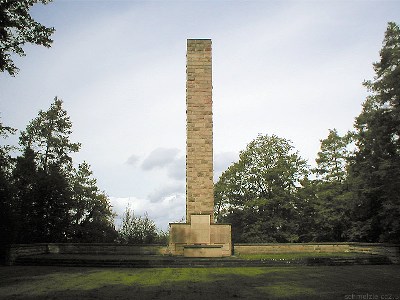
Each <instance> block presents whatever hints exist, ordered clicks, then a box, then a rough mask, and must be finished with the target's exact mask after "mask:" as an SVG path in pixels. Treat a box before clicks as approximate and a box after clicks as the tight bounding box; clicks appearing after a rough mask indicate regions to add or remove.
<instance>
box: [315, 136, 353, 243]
mask: <svg viewBox="0 0 400 300" xmlns="http://www.w3.org/2000/svg"><path fill="white" fill-rule="evenodd" d="M350 141H351V138H350V135H349V134H348V135H346V136H343V137H341V136H340V135H339V134H338V132H337V130H336V129H333V130H329V135H328V137H327V138H326V139H324V140H321V150H320V151H319V152H318V157H317V159H316V162H317V167H316V168H315V169H314V170H313V172H314V173H315V174H316V176H317V180H315V181H314V182H313V183H314V191H315V195H316V204H317V207H316V210H317V211H318V214H317V215H316V232H315V233H316V234H315V239H316V240H317V241H325V242H328V241H329V242H331V241H345V240H347V238H348V237H347V234H346V232H347V230H348V228H349V226H350V209H351V200H352V198H353V193H352V192H351V191H350V188H349V179H348V175H347V174H348V160H349V156H350V151H349V149H348V145H349V143H350Z"/></svg>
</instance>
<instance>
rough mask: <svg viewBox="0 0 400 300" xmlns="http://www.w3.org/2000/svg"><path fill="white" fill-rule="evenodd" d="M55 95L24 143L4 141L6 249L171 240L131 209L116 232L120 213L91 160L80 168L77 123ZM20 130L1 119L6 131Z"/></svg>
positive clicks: (1, 217)
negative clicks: (19, 245) (74, 138)
mask: <svg viewBox="0 0 400 300" xmlns="http://www.w3.org/2000/svg"><path fill="white" fill-rule="evenodd" d="M62 105H63V102H62V100H61V99H58V98H55V99H54V101H53V103H52V104H51V106H50V108H49V109H48V110H47V111H40V112H39V114H38V116H37V117H36V118H35V119H33V120H32V121H31V122H30V123H29V124H28V126H27V127H26V130H24V131H22V132H20V137H19V147H18V148H17V147H15V146H11V145H7V143H2V144H1V145H0V232H1V236H2V238H1V245H0V246H1V250H2V254H4V250H5V247H6V245H7V244H11V243H35V242H120V243H125V244H145V243H156V242H166V234H165V233H164V232H162V231H159V230H158V229H157V228H156V226H155V223H154V221H152V220H151V219H149V217H148V215H147V214H146V215H145V216H144V217H140V216H139V217H137V216H135V215H134V213H133V210H132V209H131V208H129V207H127V209H126V211H125V213H124V215H123V224H122V226H121V228H120V229H119V230H118V231H116V229H115V227H114V217H115V214H114V213H113V211H112V207H111V205H110V201H109V198H108V196H107V195H106V194H105V192H103V191H101V190H100V189H99V188H98V187H97V182H96V179H95V178H93V174H92V171H91V169H90V165H89V164H88V163H87V162H83V163H81V164H79V165H78V166H77V167H75V166H74V164H73V160H72V154H73V153H75V152H77V151H79V149H80V144H79V143H74V142H72V141H71V140H70V135H71V133H72V123H71V121H70V118H69V116H68V115H67V112H66V111H65V110H64V109H63V107H62ZM15 133H16V130H15V129H13V128H11V127H7V126H4V125H3V124H2V123H1V122H0V135H1V137H2V138H4V139H5V138H7V137H8V136H9V135H12V134H15Z"/></svg>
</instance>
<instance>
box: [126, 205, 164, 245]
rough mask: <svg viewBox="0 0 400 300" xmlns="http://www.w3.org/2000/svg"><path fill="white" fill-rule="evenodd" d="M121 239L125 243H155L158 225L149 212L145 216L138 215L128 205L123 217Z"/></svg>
mask: <svg viewBox="0 0 400 300" xmlns="http://www.w3.org/2000/svg"><path fill="white" fill-rule="evenodd" d="M119 240H120V242H121V243H123V244H153V243H154V242H156V241H157V227H156V225H155V223H154V221H153V220H151V219H150V218H149V216H148V214H147V213H145V215H144V217H140V216H139V217H136V216H135V214H134V211H133V209H132V208H131V207H130V206H129V205H128V206H127V207H126V209H125V212H124V215H123V218H122V226H121V228H120V230H119Z"/></svg>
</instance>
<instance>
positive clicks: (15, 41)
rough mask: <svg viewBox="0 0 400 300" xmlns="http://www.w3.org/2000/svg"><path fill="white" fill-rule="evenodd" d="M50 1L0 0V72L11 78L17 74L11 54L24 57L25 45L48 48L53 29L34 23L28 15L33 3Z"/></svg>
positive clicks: (47, 0) (49, 0) (48, 0)
mask: <svg viewBox="0 0 400 300" xmlns="http://www.w3.org/2000/svg"><path fill="white" fill-rule="evenodd" d="M51 1H52V0H18V1H16V0H0V72H4V71H7V72H8V74H10V75H11V76H15V75H16V74H17V73H18V70H19V69H18V68H17V66H16V65H15V64H14V62H13V60H12V54H17V55H19V56H25V52H24V50H23V49H22V46H23V45H24V44H26V43H31V44H36V45H42V46H45V47H50V45H51V44H52V42H53V41H52V40H51V39H50V36H51V35H52V34H53V32H54V31H55V30H54V28H51V27H45V26H43V25H42V24H40V23H38V22H36V21H35V20H34V19H33V18H32V17H31V15H30V14H29V9H30V7H32V6H33V5H34V4H35V3H37V2H41V3H43V4H47V3H49V2H51Z"/></svg>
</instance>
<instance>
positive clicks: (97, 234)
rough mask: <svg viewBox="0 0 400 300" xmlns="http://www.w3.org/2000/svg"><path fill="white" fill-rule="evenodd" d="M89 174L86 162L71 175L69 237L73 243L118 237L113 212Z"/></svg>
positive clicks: (109, 239) (101, 240)
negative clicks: (70, 222)
mask: <svg viewBox="0 0 400 300" xmlns="http://www.w3.org/2000/svg"><path fill="white" fill-rule="evenodd" d="M92 175H93V172H92V171H91V170H90V166H89V164H88V163H86V162H83V163H82V164H80V165H79V166H78V169H77V170H75V172H74V176H73V178H72V191H73V207H72V209H71V211H70V214H71V218H72V224H71V232H70V234H71V238H72V240H73V241H84V242H98V243H99V242H113V241H114V240H115V239H116V237H117V232H116V231H115V228H114V224H113V221H114V213H113V212H112V208H111V205H110V201H109V199H108V197H107V195H106V194H105V193H104V192H101V191H100V190H99V188H98V187H97V182H96V179H95V178H92Z"/></svg>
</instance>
